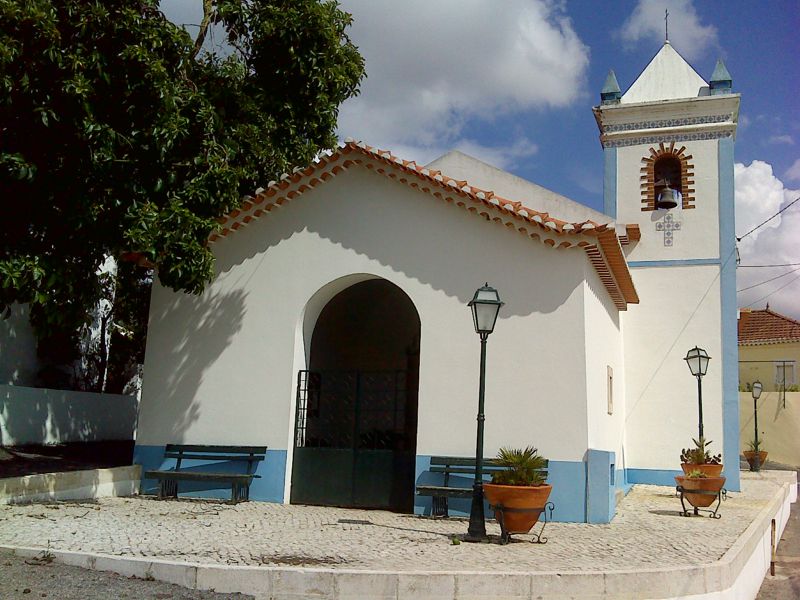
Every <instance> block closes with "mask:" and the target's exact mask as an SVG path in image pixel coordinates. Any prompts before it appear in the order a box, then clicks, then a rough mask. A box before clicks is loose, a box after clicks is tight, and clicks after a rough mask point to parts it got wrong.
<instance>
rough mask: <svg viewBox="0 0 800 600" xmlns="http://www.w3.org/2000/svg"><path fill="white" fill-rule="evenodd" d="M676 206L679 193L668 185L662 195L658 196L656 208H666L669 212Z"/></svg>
mask: <svg viewBox="0 0 800 600" xmlns="http://www.w3.org/2000/svg"><path fill="white" fill-rule="evenodd" d="M676 206H678V192H677V190H673V189H672V188H671V187H669V183H667V187H665V188H664V189H663V190H661V193H660V194H659V195H658V202H656V208H665V209H667V210H669V209H670V208H675V207H676Z"/></svg>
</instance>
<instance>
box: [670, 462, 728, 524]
mask: <svg viewBox="0 0 800 600" xmlns="http://www.w3.org/2000/svg"><path fill="white" fill-rule="evenodd" d="M675 483H677V484H678V485H679V486H680V487H682V488H683V495H684V498H686V499H687V500H688V501H689V504H691V505H692V506H694V507H695V509H697V508H705V507H708V506H711V505H712V504H713V503H714V501H715V500H717V498H718V494H719V492H720V490H721V489H722V486H723V485H725V478H724V477H715V476H711V475H707V474H706V473H705V472H703V471H702V470H700V469H693V470H691V471H689V472H688V473H687V474H685V475H680V476H676V477H675ZM704 492H705V493H704ZM708 492H713V493H708ZM695 514H697V511H696V510H695Z"/></svg>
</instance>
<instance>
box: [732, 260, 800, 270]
mask: <svg viewBox="0 0 800 600" xmlns="http://www.w3.org/2000/svg"><path fill="white" fill-rule="evenodd" d="M797 265H800V262H796V263H783V264H781V265H737V266H738V267H739V268H740V269H755V268H768V267H796V266H797ZM790 272H791V271H790Z"/></svg>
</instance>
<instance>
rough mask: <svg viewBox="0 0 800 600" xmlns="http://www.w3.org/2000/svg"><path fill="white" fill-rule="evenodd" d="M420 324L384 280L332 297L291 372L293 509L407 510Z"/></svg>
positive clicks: (411, 479) (400, 295) (409, 508)
mask: <svg viewBox="0 0 800 600" xmlns="http://www.w3.org/2000/svg"><path fill="white" fill-rule="evenodd" d="M419 339H420V321H419V315H418V314H417V311H416V308H414V304H413V303H412V302H411V300H410V299H409V297H408V296H407V295H406V294H405V293H404V292H403V291H402V290H401V289H400V288H398V287H397V286H396V285H394V284H392V283H390V282H388V281H386V280H384V279H370V280H368V281H362V282H360V283H356V284H354V285H352V286H350V287H348V288H346V289H345V290H343V291H341V292H339V293H338V294H337V295H336V296H334V297H333V298H332V299H331V300H330V301H329V302H328V304H326V305H325V308H323V309H322V312H321V313H320V315H319V318H318V319H317V322H316V324H315V326H314V332H313V335H312V337H311V351H310V359H309V363H308V369H307V370H304V371H300V372H299V373H298V386H297V389H298V392H297V414H296V420H295V436H294V442H295V443H294V446H295V447H294V457H293V461H292V464H293V466H292V491H291V502H292V503H293V504H295V503H296V504H318V505H332V506H350V507H361V508H382V509H388V510H394V511H398V512H412V511H413V508H414V469H415V462H416V438H417V390H418V383H419Z"/></svg>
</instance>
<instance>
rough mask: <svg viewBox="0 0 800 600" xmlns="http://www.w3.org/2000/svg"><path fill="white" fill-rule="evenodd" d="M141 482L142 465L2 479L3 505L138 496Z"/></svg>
mask: <svg viewBox="0 0 800 600" xmlns="http://www.w3.org/2000/svg"><path fill="white" fill-rule="evenodd" d="M141 479H142V467H141V466H140V465H131V466H129V467H115V468H113V469H91V470H87V471H66V472H62V473H41V474H38V475H26V476H25V477H9V478H7V479H0V504H19V503H26V502H45V501H53V500H93V499H95V498H108V497H112V496H135V495H136V494H138V493H139V485H140V483H141Z"/></svg>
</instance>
